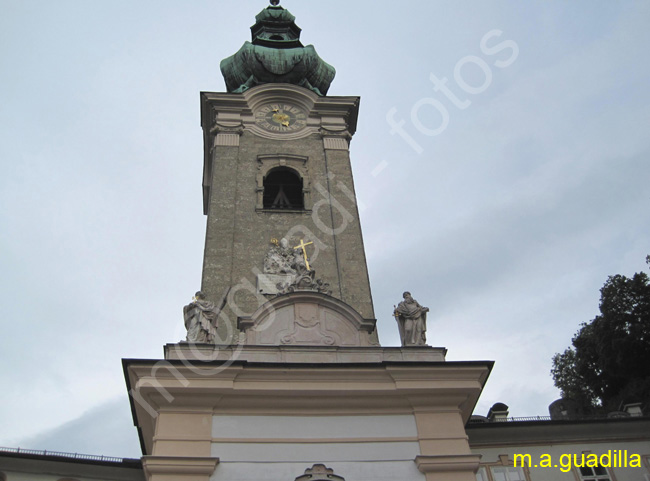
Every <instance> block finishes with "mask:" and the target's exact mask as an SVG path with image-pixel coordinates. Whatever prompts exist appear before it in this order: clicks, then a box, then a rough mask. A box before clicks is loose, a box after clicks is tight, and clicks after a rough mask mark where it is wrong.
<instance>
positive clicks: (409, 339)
mask: <svg viewBox="0 0 650 481" xmlns="http://www.w3.org/2000/svg"><path fill="white" fill-rule="evenodd" d="M403 297H404V300H403V301H402V302H400V303H399V304H398V305H397V307H395V311H394V312H393V316H395V320H396V321H397V326H398V328H399V336H400V338H401V340H402V346H426V345H427V338H426V332H427V312H429V308H428V307H422V306H421V305H420V304H419V303H418V301H416V300H415V299H413V297H411V293H410V292H408V291H407V292H405V293H404V294H403Z"/></svg>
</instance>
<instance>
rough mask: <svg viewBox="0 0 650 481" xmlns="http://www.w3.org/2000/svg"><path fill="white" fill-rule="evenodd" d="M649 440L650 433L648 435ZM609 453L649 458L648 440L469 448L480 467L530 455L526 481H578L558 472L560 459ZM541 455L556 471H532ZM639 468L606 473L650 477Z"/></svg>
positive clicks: (625, 480) (632, 479) (625, 479)
mask: <svg viewBox="0 0 650 481" xmlns="http://www.w3.org/2000/svg"><path fill="white" fill-rule="evenodd" d="M649 438H650V434H649ZM609 450H611V451H612V452H614V451H615V450H616V451H618V450H621V451H624V450H627V451H628V456H629V455H631V454H639V455H640V456H641V458H643V457H644V456H648V455H650V439H649V440H648V441H628V442H620V441H619V442H598V441H592V442H589V443H570V444H569V443H568V444H562V443H558V444H553V445H548V444H546V445H527V446H504V447H496V448H479V449H473V450H472V452H473V453H475V454H481V455H482V458H481V464H482V465H483V464H488V463H498V462H499V456H500V455H504V454H505V455H507V456H508V459H509V460H510V461H513V460H514V458H513V456H514V454H530V455H531V460H532V464H533V467H531V468H530V470H529V476H530V481H576V480H578V479H579V477H577V474H576V473H575V472H574V471H575V470H574V469H572V470H571V471H568V472H566V473H564V472H562V471H561V470H560V463H559V460H560V456H562V455H563V454H570V455H571V457H572V458H573V455H574V454H577V455H579V456H580V455H581V454H582V453H583V452H586V451H589V452H591V453H594V454H597V455H598V456H600V455H601V454H605V453H607V452H608V451H609ZM542 454H550V455H551V459H552V461H553V463H554V464H557V465H558V467H557V468H555V467H554V468H540V467H537V468H535V467H534V465H535V464H536V463H537V462H538V461H539V459H540V456H541V455H542ZM641 466H642V467H640V468H630V467H628V468H619V467H612V468H609V470H610V473H611V474H613V477H614V479H615V481H645V475H646V474H647V475H649V476H650V471H648V468H647V466H646V465H645V464H644V463H643V461H642V462H641Z"/></svg>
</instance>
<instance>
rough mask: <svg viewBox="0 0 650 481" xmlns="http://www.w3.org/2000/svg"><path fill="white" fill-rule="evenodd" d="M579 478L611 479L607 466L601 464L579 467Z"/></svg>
mask: <svg viewBox="0 0 650 481" xmlns="http://www.w3.org/2000/svg"><path fill="white" fill-rule="evenodd" d="M579 469H580V479H582V480H584V481H611V478H610V476H609V473H608V472H607V468H605V467H603V466H594V467H588V466H583V467H580V468H579Z"/></svg>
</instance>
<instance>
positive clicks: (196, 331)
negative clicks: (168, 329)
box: [183, 291, 219, 344]
mask: <svg viewBox="0 0 650 481" xmlns="http://www.w3.org/2000/svg"><path fill="white" fill-rule="evenodd" d="M218 314H219V313H218V312H217V306H216V305H215V304H214V302H211V301H208V300H207V299H206V298H205V294H203V292H201V291H199V292H197V293H196V295H195V296H194V298H193V300H192V302H190V303H189V304H188V305H187V306H185V307H183V318H184V319H185V328H186V329H187V342H194V343H207V344H214V342H215V338H216V335H217V316H218Z"/></svg>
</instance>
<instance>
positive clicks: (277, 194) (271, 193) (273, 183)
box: [263, 169, 304, 210]
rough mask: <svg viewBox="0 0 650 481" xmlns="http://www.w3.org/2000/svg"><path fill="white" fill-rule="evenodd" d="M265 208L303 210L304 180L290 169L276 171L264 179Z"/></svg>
mask: <svg viewBox="0 0 650 481" xmlns="http://www.w3.org/2000/svg"><path fill="white" fill-rule="evenodd" d="M263 202H264V208H265V209H277V210H302V209H303V208H304V201H303V195H302V179H301V178H300V176H298V175H297V174H296V173H294V172H293V171H292V170H290V169H275V170H272V171H271V172H269V173H268V175H267V176H266V178H265V179H264V198H263Z"/></svg>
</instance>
